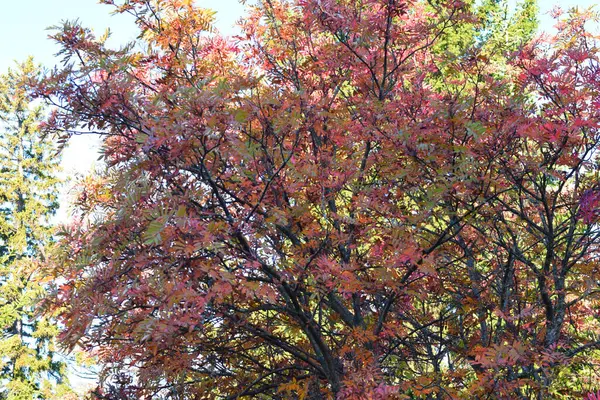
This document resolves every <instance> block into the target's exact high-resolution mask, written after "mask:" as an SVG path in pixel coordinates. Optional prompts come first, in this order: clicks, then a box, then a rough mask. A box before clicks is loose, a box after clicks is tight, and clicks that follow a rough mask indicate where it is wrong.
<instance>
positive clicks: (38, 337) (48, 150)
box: [0, 59, 68, 400]
mask: <svg viewBox="0 0 600 400" xmlns="http://www.w3.org/2000/svg"><path fill="white" fill-rule="evenodd" d="M39 74H40V70H39V68H38V67H37V66H36V65H35V64H34V63H33V61H32V60H31V59H29V60H27V61H25V62H24V63H22V64H18V65H17V66H16V68H15V69H10V70H9V71H8V73H7V74H5V75H2V76H1V77H0V126H1V133H0V157H1V158H2V165H1V166H0V213H1V215H2V218H1V219H0V388H1V389H0V398H1V399H10V400H17V399H23V400H24V399H28V400H29V399H49V398H65V397H64V396H65V395H66V394H67V393H68V386H67V385H66V382H65V381H64V375H65V372H66V370H65V365H64V362H62V361H60V359H59V358H58V356H57V355H56V353H55V344H54V339H55V337H56V335H57V334H58V328H57V327H56V325H54V324H53V323H52V322H51V321H50V320H49V319H48V318H43V317H38V316H37V315H36V314H35V311H36V306H37V304H38V302H39V300H40V298H41V297H42V296H43V295H44V294H45V291H44V286H43V283H42V282H41V281H40V278H41V277H40V276H39V271H38V269H39V264H40V260H42V261H43V257H44V246H45V245H46V244H47V242H48V238H49V237H50V236H51V233H52V229H51V227H50V225H49V219H50V217H51V216H52V215H53V213H54V210H56V207H57V201H56V200H57V198H56V196H57V190H58V184H59V181H58V179H57V177H56V171H57V168H58V162H59V159H58V158H57V157H56V156H55V154H54V153H55V146H54V144H53V143H52V140H51V139H50V138H45V137H43V136H42V135H41V134H40V131H39V129H38V125H39V123H40V121H41V120H42V118H43V117H44V115H43V111H44V109H43V107H42V106H41V105H39V104H35V103H32V101H31V98H30V95H29V94H28V92H27V90H26V89H25V88H26V84H27V81H28V80H31V79H36V78H37V77H38V76H39Z"/></svg>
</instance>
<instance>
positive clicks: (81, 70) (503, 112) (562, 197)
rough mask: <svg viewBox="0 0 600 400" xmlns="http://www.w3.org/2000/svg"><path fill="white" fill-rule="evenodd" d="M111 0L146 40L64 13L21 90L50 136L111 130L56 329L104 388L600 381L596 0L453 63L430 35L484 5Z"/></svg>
mask: <svg viewBox="0 0 600 400" xmlns="http://www.w3.org/2000/svg"><path fill="white" fill-rule="evenodd" d="M104 2H105V3H110V4H114V3H115V2H113V1H109V0H105V1H104ZM118 10H119V11H120V12H129V13H132V14H134V15H135V16H136V20H137V21H138V24H139V26H140V32H141V33H140V40H142V41H143V43H144V45H145V49H146V50H144V51H143V52H141V51H139V50H138V51H137V52H136V51H134V50H133V47H131V46H129V47H126V48H122V49H119V50H111V49H107V48H106V47H105V46H104V43H103V40H96V39H95V38H94V37H93V35H92V34H91V33H90V31H88V30H86V29H84V28H82V27H81V26H79V25H77V24H66V25H65V26H64V27H63V28H62V30H60V31H59V32H57V33H56V34H55V36H54V38H55V39H56V40H57V41H59V42H60V43H61V45H62V54H63V55H64V57H65V64H64V65H65V66H64V69H63V70H61V71H57V72H56V73H55V74H53V76H52V77H49V78H48V79H45V80H43V81H42V82H40V84H39V85H38V92H39V95H40V96H43V97H46V98H47V99H49V100H51V101H54V102H55V103H56V104H57V105H58V106H59V107H60V108H58V109H56V111H55V113H54V114H53V116H52V117H51V118H50V120H49V122H48V125H47V129H48V130H49V131H50V132H52V131H59V132H62V133H63V135H64V136H65V137H68V136H69V135H71V134H75V133H78V132H81V131H82V130H85V132H89V131H90V130H91V131H94V132H96V133H98V134H102V135H105V148H104V157H105V159H106V161H107V165H108V167H107V171H106V173H105V174H104V175H102V176H100V177H97V178H95V179H91V178H90V179H89V180H87V181H85V182H83V184H82V186H81V196H80V197H79V202H78V204H79V208H80V212H81V218H80V221H79V222H77V223H75V224H74V225H73V226H72V227H71V228H70V229H69V230H67V231H65V232H64V236H65V239H64V241H63V245H62V247H61V248H60V250H59V253H58V256H57V259H56V261H55V268H56V273H57V274H58V275H60V276H62V277H63V278H64V279H65V280H66V283H64V284H62V285H61V286H60V287H58V288H57V292H56V303H57V306H58V307H61V309H62V310H63V313H62V316H63V318H64V322H65V326H66V329H65V331H64V332H63V336H62V338H63V340H64V341H65V343H67V344H69V345H71V346H73V345H75V344H82V345H84V346H87V348H88V349H89V350H90V351H94V352H95V353H96V354H98V356H99V357H100V360H101V361H102V362H103V363H104V366H105V376H106V380H107V383H106V386H112V388H113V390H112V392H111V393H113V394H115V393H118V395H119V396H121V397H122V398H127V397H128V396H130V397H134V398H135V397H136V396H137V397H141V396H153V397H161V396H162V397H165V398H167V397H169V396H170V397H171V398H231V399H233V398H244V397H245V398H265V399H278V398H315V399H316V398H331V397H336V398H344V399H364V398H376V399H378V398H426V399H442V398H479V399H483V398H499V399H500V398H521V399H527V398H548V397H549V396H552V397H556V398H559V397H561V396H563V397H566V398H570V397H572V396H576V395H578V394H583V393H584V392H587V391H589V390H591V389H594V388H595V386H597V385H598V382H597V381H596V380H594V379H587V378H586V377H585V376H582V375H581V372H582V371H595V370H596V366H595V364H596V363H597V361H598V353H597V351H598V350H597V349H598V347H599V346H600V341H599V340H598V338H597V337H596V334H595V332H596V331H597V325H598V319H597V317H596V315H595V312H594V310H595V309H596V308H597V307H598V306H599V303H598V300H599V298H598V281H597V280H596V275H597V274H598V270H597V268H598V264H597V260H596V254H597V253H596V246H597V245H598V240H599V237H598V228H597V219H598V217H599V213H598V211H597V205H598V202H600V200H599V199H600V195H598V194H597V193H598V189H597V182H598V179H597V173H598V164H597V162H596V153H597V151H596V148H597V145H598V139H599V136H598V123H597V121H598V111H597V108H598V107H597V104H598V81H597V79H596V78H595V77H596V73H595V71H597V68H598V59H597V56H596V53H595V50H594V49H595V37H594V36H592V35H591V34H589V33H588V32H586V31H585V29H584V28H585V23H586V21H587V20H588V19H589V18H590V16H589V15H588V14H585V13H574V14H572V15H569V16H567V17H566V18H565V19H563V22H562V25H561V28H560V32H559V34H558V36H557V37H556V38H555V41H550V42H544V41H543V40H542V39H536V40H533V41H528V43H521V41H520V40H516V41H507V42H506V43H507V46H508V44H510V46H508V47H506V48H505V47H502V46H500V45H498V44H494V43H495V42H494V41H497V36H496V35H494V34H490V35H489V36H486V35H483V36H482V37H481V39H479V40H483V41H485V40H488V39H489V40H490V41H492V42H491V43H489V46H488V45H483V44H482V43H481V42H479V41H475V43H473V46H471V47H469V46H465V47H463V48H464V49H465V50H464V52H463V50H461V51H460V52H459V53H457V55H458V54H462V53H464V56H463V57H458V56H457V58H456V61H455V62H454V66H455V67H460V73H449V72H448V71H449V68H451V67H452V65H450V63H448V58H447V55H445V54H444V52H443V51H440V47H439V46H438V45H439V44H440V43H443V41H444V40H446V41H453V40H454V39H452V34H453V33H452V32H456V31H458V32H460V31H461V30H460V27H461V25H462V24H475V25H476V26H477V24H478V23H481V22H478V21H481V19H479V20H478V19H477V16H476V15H474V14H473V7H471V6H469V5H468V4H464V3H462V2H456V1H449V2H442V1H430V2H427V3H424V2H399V1H392V0H387V1H384V0H368V1H356V0H337V1H333V0H298V1H292V0H290V1H273V0H265V1H262V2H258V4H257V5H256V6H253V7H251V8H250V11H249V13H248V15H247V17H246V18H245V19H244V20H243V23H242V25H243V32H244V33H243V35H242V36H241V37H240V38H238V39H237V42H232V41H228V40H226V39H225V38H222V37H221V36H219V34H218V33H216V32H214V31H213V30H212V28H211V19H212V13H210V12H208V11H206V10H203V9H200V8H196V7H195V6H194V5H193V4H192V2H190V1H183V0H178V1H174V0H171V1H154V2H147V1H142V0H130V1H126V2H124V3H121V4H120V5H118ZM484 20H485V19H484ZM485 23H487V22H485ZM525 31H526V30H525ZM481 32H485V29H484V28H481ZM508 32H510V30H509V31H508ZM492 33H493V32H492ZM528 35H529V34H528V33H524V34H523V35H522V36H521V37H525V38H526V37H527V36H528ZM489 48H493V49H495V50H494V52H495V53H494V54H495V55H494V57H492V55H493V54H492V53H493V52H492V53H490V52H488V50H485V51H481V49H489ZM501 49H504V50H507V52H506V53H501ZM508 51H510V53H509V52H508ZM496 53H497V54H496ZM469 54H470V55H471V56H469ZM440 78H446V84H440V82H443V80H440ZM127 374H129V376H127ZM111 375H115V376H117V377H118V379H117V381H116V382H113V383H112V384H111V383H110V379H109V378H110V376H111ZM577 376H578V377H579V378H580V379H579V380H577V379H575V378H576V377H577ZM586 379H587V380H586ZM98 392H99V396H102V388H100V389H99V390H98ZM108 396H109V397H110V396H111V395H110V394H109V395H108ZM115 396H116V395H115Z"/></svg>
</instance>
